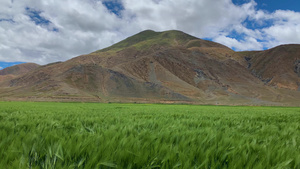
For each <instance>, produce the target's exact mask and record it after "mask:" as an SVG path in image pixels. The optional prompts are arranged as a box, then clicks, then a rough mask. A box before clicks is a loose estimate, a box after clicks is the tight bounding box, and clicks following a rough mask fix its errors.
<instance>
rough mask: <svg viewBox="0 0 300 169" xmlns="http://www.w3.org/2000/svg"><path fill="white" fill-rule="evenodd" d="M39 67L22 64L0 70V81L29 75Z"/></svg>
mask: <svg viewBox="0 0 300 169" xmlns="http://www.w3.org/2000/svg"><path fill="white" fill-rule="evenodd" d="M39 66H40V65H38V64H35V63H22V64H18V65H14V66H11V67H7V68H4V69H2V70H0V81H5V80H8V79H13V78H16V77H18V76H21V75H24V74H26V73H29V72H30V71H32V70H34V69H36V68H38V67H39Z"/></svg>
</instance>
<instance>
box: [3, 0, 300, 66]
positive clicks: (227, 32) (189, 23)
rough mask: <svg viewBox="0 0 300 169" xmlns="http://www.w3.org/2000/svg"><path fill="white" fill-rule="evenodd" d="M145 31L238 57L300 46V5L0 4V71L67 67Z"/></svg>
mask: <svg viewBox="0 0 300 169" xmlns="http://www.w3.org/2000/svg"><path fill="white" fill-rule="evenodd" d="M146 29H151V30H154V31H166V30H181V31H183V32H186V33H188V34H191V35H193V36H196V37H198V38H202V39H207V40H211V41H215V42H218V43H222V44H224V45H226V46H228V47H230V48H232V49H233V50H236V51H243V50H265V49H269V48H272V47H275V46H278V45H280V44H291V43H293V44H300V1H299V0H284V1H283V0H63V1H62V0H0V69H2V68H5V67H7V66H11V65H14V64H17V63H24V62H33V63H38V64H42V65H43V64H47V63H51V62H57V61H65V60H68V59H71V58H72V57H76V56H79V55H82V54H88V53H91V52H93V51H96V50H99V49H102V48H105V47H108V46H110V45H112V44H114V43H116V42H119V41H121V40H123V39H125V38H127V37H129V36H132V35H134V34H136V33H138V32H140V31H143V30H146Z"/></svg>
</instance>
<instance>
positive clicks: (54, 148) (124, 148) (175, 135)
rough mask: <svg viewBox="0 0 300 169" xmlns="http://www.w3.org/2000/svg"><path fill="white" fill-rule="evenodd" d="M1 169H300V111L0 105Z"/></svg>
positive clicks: (163, 106) (253, 108)
mask: <svg viewBox="0 0 300 169" xmlns="http://www.w3.org/2000/svg"><path fill="white" fill-rule="evenodd" d="M0 168H3V169H19V168H20V169H23V168H24V169H44V168H45V169H46V168H47V169H61V168H68V169H83V168H84V169H94V168H97V169H100V168H121V169H123V168H125V169H131V168H133V169H143V168H145V169H146V168H164V169H168V168H178V169H180V168H184V169H193V168H204V169H206V168H212V169H216V168H230V169H235V168H236V169H241V168H251V169H252V168H272V169H273V168H278V169H283V168H291V169H300V108H292V107H285V108H284V107H231V106H197V105H160V104H116V103H114V104H99V103H47V102H40V103H31V102H0Z"/></svg>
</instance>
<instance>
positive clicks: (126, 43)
mask: <svg viewBox="0 0 300 169" xmlns="http://www.w3.org/2000/svg"><path fill="white" fill-rule="evenodd" d="M195 39H198V38H196V37H194V36H191V35H189V34H186V33H184V32H182V31H178V30H169V31H163V32H155V31H153V30H144V31H142V32H140V33H138V34H135V35H133V36H131V37H129V38H126V39H125V40H123V41H121V42H119V43H116V44H114V45H112V46H110V47H108V48H105V49H102V50H99V51H96V53H97V52H107V51H120V50H122V49H125V48H127V47H131V46H133V47H136V48H137V49H148V48H149V47H151V46H152V45H154V44H158V45H161V46H174V45H183V44H185V43H187V42H188V41H190V40H195Z"/></svg>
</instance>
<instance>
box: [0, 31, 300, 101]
mask: <svg viewBox="0 0 300 169" xmlns="http://www.w3.org/2000/svg"><path fill="white" fill-rule="evenodd" d="M294 49H295V47H293V46H292V47H291V49H290V50H291V52H292V51H293V50H294ZM276 53H277V52H274V56H273V55H272V56H273V57H275V55H276ZM283 53H284V52H283ZM283 53H279V54H281V55H283ZM288 53H289V51H286V53H285V55H287V56H289V54H288ZM263 54H264V55H267V54H268V51H263V52H244V53H236V52H234V51H233V50H231V49H229V48H228V47H226V46H223V45H221V44H218V43H215V42H211V41H206V40H202V39H198V38H196V37H193V36H190V35H188V34H185V33H183V32H180V31H166V32H154V31H150V30H147V31H143V32H141V33H138V34H136V35H134V36H132V37H129V38H127V39H125V40H123V41H121V42H119V43H117V44H115V45H112V46H111V47H108V48H105V49H102V50H99V51H96V52H93V53H91V54H88V55H82V56H78V57H76V58H73V59H70V60H68V61H66V62H60V63H53V64H49V65H45V66H41V67H39V68H38V69H35V70H34V71H31V72H28V73H26V74H24V75H22V76H19V77H16V78H14V79H11V80H9V81H6V82H5V83H2V85H1V86H2V87H1V88H0V96H1V97H2V99H11V100H15V99H23V100H28V99H33V100H58V101H61V100H68V101H103V102H108V101H120V102H133V101H137V102H189V103H201V104H260V105H261V104H264V105H281V104H284V105H287V104H291V105H297V104H298V102H297V99H298V100H299V98H300V92H299V91H296V92H295V91H294V90H295V89H296V88H295V87H293V88H291V87H289V88H288V89H278V88H276V87H274V85H270V84H271V83H270V84H268V85H266V82H265V78H268V77H269V74H270V73H269V71H270V72H272V71H271V69H272V66H269V67H267V68H266V69H263V68H264V66H260V63H261V62H262V61H261V58H263V60H264V59H265V58H264V57H263V56H264V55H263ZM267 57H269V55H267ZM276 57H277V55H276ZM264 62H265V63H266V65H267V64H273V65H276V64H279V63H277V62H276V63H270V61H269V60H264ZM293 63H294V69H293V73H294V74H293V75H290V76H291V78H290V76H287V78H285V79H286V80H284V79H283V80H281V79H282V76H279V77H281V78H278V80H277V81H275V79H276V78H273V79H274V83H275V82H276V84H277V85H278V84H286V82H285V81H289V83H291V84H293V85H294V84H297V83H298V82H299V76H298V75H299V71H298V69H300V68H299V67H300V66H298V64H299V63H297V61H294V62H293ZM279 65H280V64H279ZM276 66H277V65H276ZM269 69H270V70H269ZM258 70H260V71H258ZM274 71H275V70H274ZM294 75H295V76H294ZM293 85H292V86H293ZM282 86H283V85H281V86H280V85H278V87H282Z"/></svg>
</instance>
